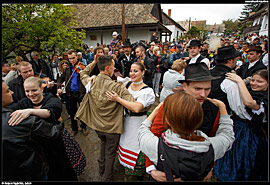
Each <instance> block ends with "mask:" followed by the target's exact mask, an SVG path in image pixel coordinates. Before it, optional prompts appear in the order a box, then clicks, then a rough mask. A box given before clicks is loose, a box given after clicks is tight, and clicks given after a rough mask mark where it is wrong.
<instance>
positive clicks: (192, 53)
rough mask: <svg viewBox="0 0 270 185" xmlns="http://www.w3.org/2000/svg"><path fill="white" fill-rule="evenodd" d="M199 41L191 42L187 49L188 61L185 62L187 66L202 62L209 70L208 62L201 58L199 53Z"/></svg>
mask: <svg viewBox="0 0 270 185" xmlns="http://www.w3.org/2000/svg"><path fill="white" fill-rule="evenodd" d="M201 45H202V44H201V41H200V40H191V41H190V43H189V45H188V48H189V57H190V59H188V60H187V61H186V63H187V65H189V64H194V63H200V62H204V63H205V64H206V65H207V66H208V68H210V61H209V59H208V58H204V57H203V56H201V54H200V52H201Z"/></svg>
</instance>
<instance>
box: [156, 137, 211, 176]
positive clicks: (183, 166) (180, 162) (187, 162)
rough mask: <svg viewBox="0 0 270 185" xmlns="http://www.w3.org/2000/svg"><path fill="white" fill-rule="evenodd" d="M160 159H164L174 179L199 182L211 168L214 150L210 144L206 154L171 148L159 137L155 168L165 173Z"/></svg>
mask: <svg viewBox="0 0 270 185" xmlns="http://www.w3.org/2000/svg"><path fill="white" fill-rule="evenodd" d="M161 155H162V156H161ZM161 158H163V159H165V161H166V163H167V165H168V166H169V168H170V169H171V171H172V175H175V178H179V177H180V178H181V179H182V180H184V181H201V180H203V178H204V177H205V176H207V174H208V173H209V172H210V170H211V169H212V167H213V164H214V150H213V146H212V144H210V146H209V150H208V151H207V152H202V153H197V152H193V151H188V150H184V149H182V148H178V149H177V148H172V147H169V146H167V144H165V143H164V142H163V139H162V136H161V137H160V138H159V142H158V163H157V166H156V168H157V170H160V171H163V172H165V170H164V168H163V164H162V161H161Z"/></svg>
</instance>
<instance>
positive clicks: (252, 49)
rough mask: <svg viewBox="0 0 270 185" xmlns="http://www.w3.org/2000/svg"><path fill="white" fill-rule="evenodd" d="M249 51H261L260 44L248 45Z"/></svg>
mask: <svg viewBox="0 0 270 185" xmlns="http://www.w3.org/2000/svg"><path fill="white" fill-rule="evenodd" d="M250 51H257V52H259V53H263V50H262V47H261V46H250V48H248V51H247V52H250Z"/></svg>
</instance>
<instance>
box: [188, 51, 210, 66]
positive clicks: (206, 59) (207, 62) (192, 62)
mask: <svg viewBox="0 0 270 185" xmlns="http://www.w3.org/2000/svg"><path fill="white" fill-rule="evenodd" d="M199 56H200V54H198V55H196V56H195V57H194V58H191V60H190V62H189V64H194V63H196V60H197V59H198V58H199ZM201 62H204V63H205V64H206V65H207V66H208V68H209V67H210V61H209V59H208V58H204V59H202V60H201Z"/></svg>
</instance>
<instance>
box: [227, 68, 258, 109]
mask: <svg viewBox="0 0 270 185" xmlns="http://www.w3.org/2000/svg"><path fill="white" fill-rule="evenodd" d="M226 75H227V77H226V78H227V79H230V80H232V81H234V82H236V83H237V85H238V87H239V92H240V95H241V98H242V100H243V103H244V105H245V106H247V107H248V108H251V109H254V110H259V108H260V105H258V104H257V102H256V101H255V100H254V99H253V98H252V96H251V95H250V93H249V91H248V89H247V87H246V84H245V82H244V81H243V80H242V78H241V77H240V76H238V75H237V74H234V73H227V74H226Z"/></svg>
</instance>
